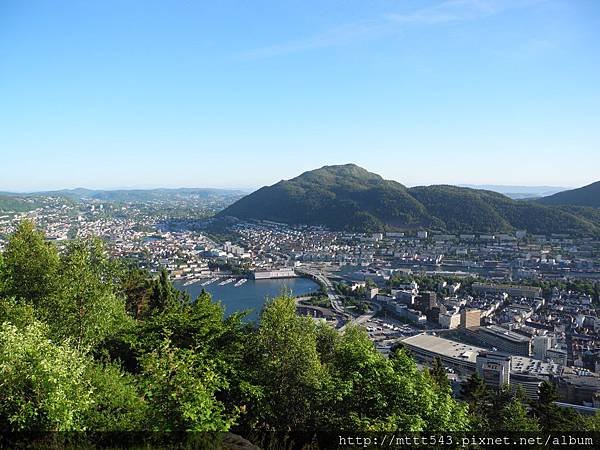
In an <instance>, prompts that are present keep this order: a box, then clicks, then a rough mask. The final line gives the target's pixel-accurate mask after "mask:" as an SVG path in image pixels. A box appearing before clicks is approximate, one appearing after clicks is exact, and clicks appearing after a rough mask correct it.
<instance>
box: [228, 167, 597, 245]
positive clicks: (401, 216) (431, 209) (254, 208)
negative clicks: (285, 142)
mask: <svg viewBox="0 0 600 450" xmlns="http://www.w3.org/2000/svg"><path fill="white" fill-rule="evenodd" d="M219 215H220V216H233V217H237V218H241V219H266V220H273V221H276V222H283V223H288V224H308V225H324V226H327V227H329V228H331V229H335V230H348V231H365V232H371V231H384V230H410V229H416V228H422V227H426V228H432V229H438V230H442V231H448V232H511V231H514V230H516V229H527V230H528V231H530V232H532V233H541V234H548V233H573V234H578V235H598V234H600V223H599V222H598V221H597V220H596V216H594V215H591V214H580V213H578V212H577V211H576V210H565V209H562V208H556V207H549V206H544V205H541V204H538V203H533V202H526V201H517V200H513V199H511V198H509V197H507V196H505V195H502V194H499V193H496V192H491V191H486V190H480V189H469V188H464V187H457V186H448V185H434V186H419V187H413V188H407V187H406V186H404V185H402V184H400V183H398V182H396V181H391V180H385V179H383V178H382V177H381V176H379V175H377V174H374V173H371V172H368V171H367V170H365V169H363V168H361V167H359V166H357V165H355V164H345V165H339V166H325V167H322V168H320V169H316V170H311V171H308V172H305V173H303V174H301V175H299V176H298V177H296V178H293V179H291V180H282V181H280V182H278V183H276V184H274V185H272V186H265V187H262V188H261V189H259V190H257V191H255V192H253V193H252V194H249V195H247V196H245V197H243V198H242V199H240V200H238V201H237V202H235V203H234V204H232V205H230V206H229V207H227V208H225V209H224V210H223V211H221V213H219Z"/></svg>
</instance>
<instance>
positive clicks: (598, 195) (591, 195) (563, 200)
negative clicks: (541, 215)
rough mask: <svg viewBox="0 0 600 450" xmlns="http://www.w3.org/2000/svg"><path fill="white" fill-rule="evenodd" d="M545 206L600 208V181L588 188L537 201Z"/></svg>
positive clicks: (564, 192)
mask: <svg viewBox="0 0 600 450" xmlns="http://www.w3.org/2000/svg"><path fill="white" fill-rule="evenodd" d="M537 201H538V202H540V203H542V204H544V205H571V206H591V207H594V208H600V181H596V182H595V183H592V184H589V185H587V186H584V187H581V188H578V189H571V190H568V191H562V192H559V193H557V194H554V195H550V196H548V197H543V198H540V199H538V200H537Z"/></svg>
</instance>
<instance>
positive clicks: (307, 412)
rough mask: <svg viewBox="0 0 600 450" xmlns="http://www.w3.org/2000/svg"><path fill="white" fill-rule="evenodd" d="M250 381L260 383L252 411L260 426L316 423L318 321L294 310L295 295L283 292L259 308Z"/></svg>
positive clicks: (321, 377) (320, 378)
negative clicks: (286, 294) (258, 395)
mask: <svg viewBox="0 0 600 450" xmlns="http://www.w3.org/2000/svg"><path fill="white" fill-rule="evenodd" d="M252 348H253V351H252V353H251V356H250V357H251V359H252V361H253V362H252V363H251V364H252V366H253V367H252V369H253V370H252V369H251V370H252V375H251V380H252V382H253V384H255V385H258V386H260V387H261V393H260V397H259V398H258V399H257V400H258V402H257V405H256V407H254V408H253V409H252V411H251V414H253V415H254V420H255V421H256V425H257V426H258V427H268V428H269V429H275V430H284V429H287V428H288V427H289V428H291V429H299V430H303V429H306V428H310V427H312V426H314V423H315V421H316V418H315V417H314V414H315V412H316V411H317V410H318V409H317V408H314V406H315V404H314V403H315V401H318V400H319V399H318V398H315V393H318V392H319V391H320V390H321V389H322V386H323V383H324V382H325V381H326V376H327V374H326V371H325V370H324V367H323V366H322V364H321V361H320V359H319V354H318V352H317V340H316V326H315V324H314V321H313V320H312V319H310V318H308V317H299V316H297V315H296V305H295V302H294V299H293V298H292V297H288V296H282V297H280V298H277V299H274V300H273V301H271V303H269V304H268V305H267V306H266V307H265V308H264V310H263V311H262V313H261V316H260V325H259V328H258V331H257V334H256V336H255V339H254V342H253V344H252Z"/></svg>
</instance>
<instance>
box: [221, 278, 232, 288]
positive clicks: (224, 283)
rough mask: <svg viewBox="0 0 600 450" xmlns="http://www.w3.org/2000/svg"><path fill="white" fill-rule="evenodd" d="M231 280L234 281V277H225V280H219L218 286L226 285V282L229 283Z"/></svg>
mask: <svg viewBox="0 0 600 450" xmlns="http://www.w3.org/2000/svg"><path fill="white" fill-rule="evenodd" d="M232 281H235V278H227V279H226V280H224V281H221V282H220V283H219V286H224V285H226V284H229V283H231V282H232Z"/></svg>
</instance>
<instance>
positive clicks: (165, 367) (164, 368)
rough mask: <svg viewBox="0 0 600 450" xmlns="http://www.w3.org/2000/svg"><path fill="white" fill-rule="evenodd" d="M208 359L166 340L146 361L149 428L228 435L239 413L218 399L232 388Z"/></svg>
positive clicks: (145, 387)
mask: <svg viewBox="0 0 600 450" xmlns="http://www.w3.org/2000/svg"><path fill="white" fill-rule="evenodd" d="M207 356H208V355H203V354H201V353H199V352H196V351H194V349H192V350H189V349H178V348H174V347H172V346H171V342H170V341H169V340H168V339H166V340H165V341H164V342H163V343H162V344H161V345H160V347H159V348H158V349H156V350H155V351H153V352H151V353H149V354H147V355H146V356H144V357H143V360H142V367H143V374H142V380H143V381H142V383H143V392H144V396H145V398H146V399H147V401H148V417H147V423H146V427H147V428H148V429H151V430H154V431H227V430H228V429H229V427H230V426H231V425H232V424H233V423H234V420H235V417H236V415H237V411H236V410H233V411H232V410H229V411H226V409H225V405H223V404H222V403H221V402H220V401H218V400H217V399H216V398H215V396H216V393H217V392H218V391H220V390H223V389H226V388H227V387H228V383H227V381H226V380H225V379H224V378H223V377H222V376H221V375H220V374H219V373H218V370H217V368H216V366H215V364H214V363H213V362H212V361H211V359H210V358H207Z"/></svg>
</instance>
